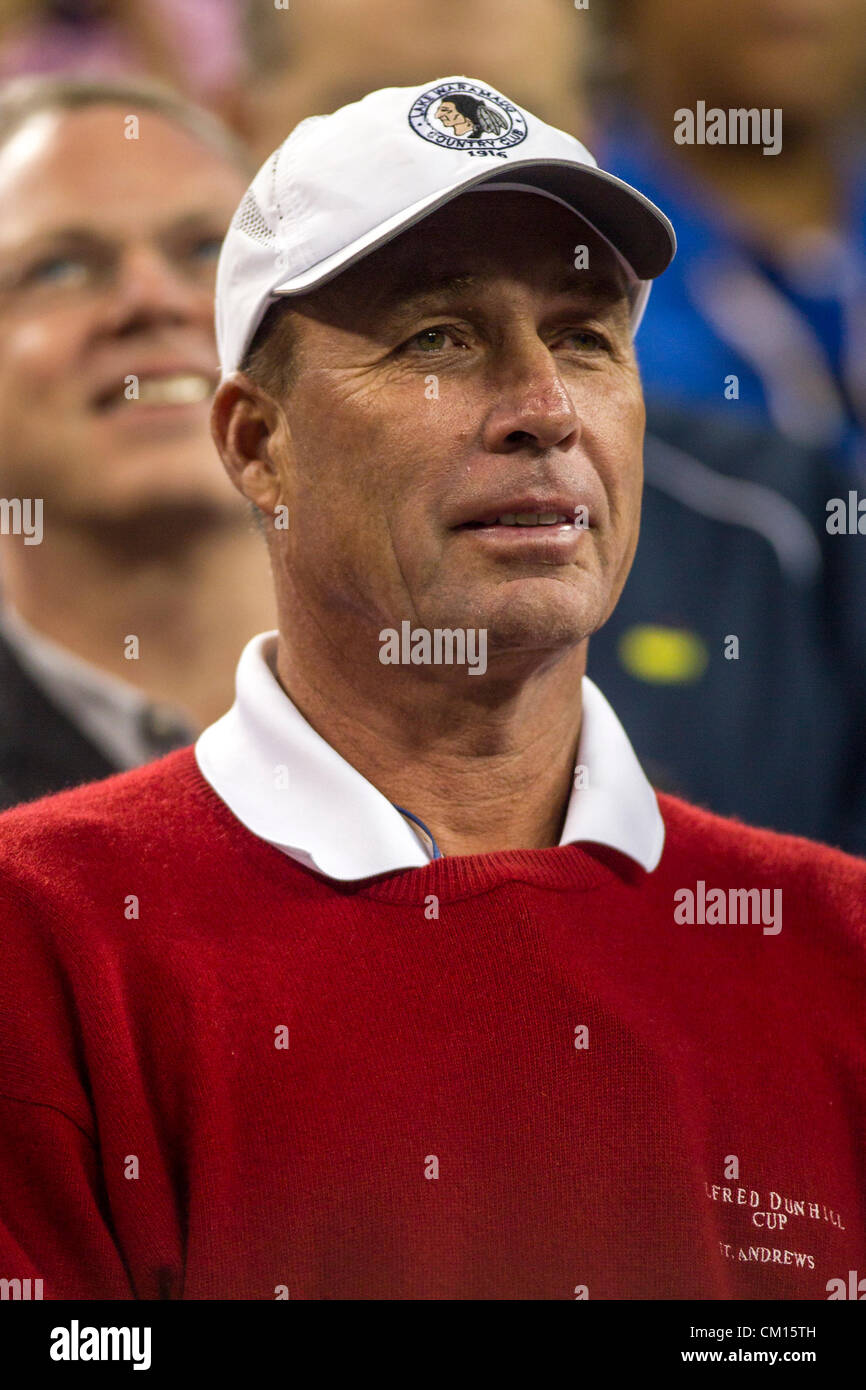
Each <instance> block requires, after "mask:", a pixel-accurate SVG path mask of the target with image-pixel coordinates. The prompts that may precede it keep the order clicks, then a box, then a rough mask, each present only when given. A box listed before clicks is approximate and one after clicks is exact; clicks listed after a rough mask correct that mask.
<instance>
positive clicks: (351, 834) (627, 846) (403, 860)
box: [195, 632, 665, 881]
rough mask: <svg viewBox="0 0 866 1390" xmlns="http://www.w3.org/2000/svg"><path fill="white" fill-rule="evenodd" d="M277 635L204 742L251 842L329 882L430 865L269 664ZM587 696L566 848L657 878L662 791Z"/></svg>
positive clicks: (246, 665) (213, 773) (202, 758)
mask: <svg viewBox="0 0 866 1390" xmlns="http://www.w3.org/2000/svg"><path fill="white" fill-rule="evenodd" d="M276 636H277V634H276V633H275V632H265V633H261V634H260V635H259V636H258V637H254V638H253V639H252V641H250V642H249V643H248V644H247V646H246V647H245V648H244V651H243V653H242V655H241V659H240V662H239V664H238V669H237V677H236V698H235V703H234V704H233V705H232V708H231V709H230V710H229V711H228V713H227V714H225V715H223V717H222V718H221V719H218V720H217V721H216V723H215V724H211V725H210V726H209V728H207V729H205V731H204V733H203V734H202V735H201V736H200V738H199V740H198V742H197V743H196V747H195V755H196V761H197V763H198V766H199V769H200V771H201V773H202V776H203V777H204V778H205V780H206V781H207V782H208V783H209V785H210V786H211V787H212V788H213V790H214V791H215V792H216V794H217V796H218V797H219V798H220V800H221V801H223V802H224V803H225V805H226V806H227V807H228V808H229V810H230V811H231V812H232V813H233V814H234V815H235V816H236V817H237V819H238V820H239V821H240V822H241V823H242V824H243V825H244V826H246V828H247V829H248V830H249V831H251V832H252V834H254V835H256V836H258V837H259V838H260V839H262V840H266V841H267V842H268V843H269V844H271V845H274V846H275V847H276V848H277V849H280V850H282V851H283V852H284V853H285V854H287V855H289V856H290V857H291V858H293V859H296V860H298V862H299V863H302V864H305V865H306V866H307V867H308V868H311V869H315V870H316V871H317V872H318V873H322V874H325V875H326V876H327V877H328V878H333V879H337V880H341V881H350V880H357V879H364V878H371V877H373V876H374V875H377V874H386V873H391V872H394V871H396V870H399V869H412V868H420V867H422V866H424V865H426V864H428V862H429V861H430V853H429V851H428V850H427V849H426V848H425V846H424V845H423V844H422V842H421V841H420V840H419V838H418V836H417V835H416V834H415V832H414V830H413V829H412V828H411V827H410V825H409V822H408V821H407V820H405V819H404V817H403V816H402V815H401V814H400V812H399V811H398V810H397V809H396V807H395V806H393V805H392V804H391V802H389V801H388V799H387V797H385V796H383V794H382V793H381V792H380V791H378V790H377V789H376V787H374V786H373V785H372V783H370V782H368V781H367V779H366V778H365V777H362V776H361V774H360V772H358V771H357V770H356V769H355V768H354V767H352V766H351V764H350V763H348V762H346V760H345V758H342V757H341V756H340V754H339V753H337V751H336V750H335V749H334V748H332V747H331V746H330V744H328V743H326V742H325V740H324V739H323V738H321V737H320V735H319V734H317V733H316V731H315V730H314V729H313V728H312V727H311V726H310V725H309V724H308V723H307V721H306V720H305V719H304V717H303V715H302V714H301V713H300V711H299V710H298V709H297V708H296V706H295V705H294V704H293V702H292V701H291V700H290V699H289V697H288V696H287V695H286V693H285V691H284V690H283V689H282V687H281V685H280V684H279V681H278V680H277V678H276V676H275V674H274V671H273V669H272V665H271V661H270V660H269V657H271V659H272V656H273V651H274V649H275V644H276ZM581 693H582V701H583V717H582V721H581V732H580V739H579V743H578V751H577V758H576V766H577V767H579V768H580V769H582V773H581V776H580V777H579V778H576V779H575V782H574V785H573V786H572V792H571V797H570V799H569V804H568V810H567V812H566V817H565V823H564V825H563V830H562V836H561V838H560V842H559V843H560V845H568V844H573V843H574V844H576V843H580V842H591V843H595V844H600V845H607V846H609V847H610V848H611V849H615V850H618V851H619V852H620V853H622V854H625V855H627V856H628V857H629V858H630V859H633V860H634V861H635V862H636V863H637V864H639V865H640V866H641V868H643V869H645V870H646V871H647V872H651V871H652V870H653V869H655V867H656V865H657V864H658V862H659V859H660V858H661V853H662V847H663V845H664V835H665V830H664V822H663V820H662V817H661V812H660V811H659V807H658V802H657V800H656V795H655V792H654V791H653V789H652V787H651V786H650V783H649V781H648V780H647V778H646V776H645V774H644V772H643V769H642V768H641V766H640V763H639V762H638V759H637V756H636V754H635V752H634V749H633V748H632V746H631V743H630V742H629V739H628V737H627V735H626V733H625V730H624V729H623V727H622V725H621V724H620V722H619V720H618V719H617V717H616V715H615V714H614V712H613V710H612V709H611V707H610V705H609V704H608V702H607V700H606V699H605V698H604V696H603V695H602V693H601V691H600V690H599V689H598V687H597V686H596V685H595V684H594V683H593V682H592V681H591V680H590V679H589V678H588V677H586V676H584V678H583V682H582V686H581ZM406 809H407V810H409V811H413V810H415V808H413V807H411V806H409V807H407V808H406ZM521 852H522V851H513V853H516V854H520V853H521ZM437 862H439V861H437Z"/></svg>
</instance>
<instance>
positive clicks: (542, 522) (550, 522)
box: [465, 512, 575, 529]
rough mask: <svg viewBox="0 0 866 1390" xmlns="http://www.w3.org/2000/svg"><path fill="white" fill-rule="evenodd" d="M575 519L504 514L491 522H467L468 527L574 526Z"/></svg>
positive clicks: (562, 515)
mask: <svg viewBox="0 0 866 1390" xmlns="http://www.w3.org/2000/svg"><path fill="white" fill-rule="evenodd" d="M574 524H575V522H574V517H571V516H567V515H566V513H565V512H502V514H501V515H500V516H497V517H493V518H492V519H491V520H489V521H467V522H466V523H465V525H466V526H467V527H472V528H475V529H477V528H479V527H482V526H483V527H487V526H574Z"/></svg>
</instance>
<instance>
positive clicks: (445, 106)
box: [436, 101, 465, 126]
mask: <svg viewBox="0 0 866 1390" xmlns="http://www.w3.org/2000/svg"><path fill="white" fill-rule="evenodd" d="M436 117H437V119H438V120H440V121H441V122H442V124H443V125H447V126H454V125H457V122H458V121H460V120H464V119H465V118H464V117H462V116H460V114H459V112H458V111H457V108H456V107H455V106H453V105H452V103H451V102H450V101H440V103H439V105H438V107H437V108H436Z"/></svg>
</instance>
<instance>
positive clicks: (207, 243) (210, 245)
mask: <svg viewBox="0 0 866 1390" xmlns="http://www.w3.org/2000/svg"><path fill="white" fill-rule="evenodd" d="M222 244H223V239H222V237H221V236H208V237H202V238H201V239H200V240H199V241H196V242H195V243H194V244H193V246H192V247H191V248H190V255H191V256H192V258H193V260H196V261H215V260H216V259H217V257H218V256H219V253H220V249H221V247H222Z"/></svg>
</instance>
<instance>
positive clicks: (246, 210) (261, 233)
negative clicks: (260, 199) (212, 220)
mask: <svg viewBox="0 0 866 1390" xmlns="http://www.w3.org/2000/svg"><path fill="white" fill-rule="evenodd" d="M232 226H233V227H236V228H237V229H238V231H239V232H244V234H245V235H246V236H248V237H251V238H252V240H253V241H260V242H262V243H264V244H265V245H269V244H270V242H272V241H274V240H275V235H274V233H273V232H272V231H271V229H270V227H269V226H268V224H267V222H266V221H265V219H264V215H263V213H262V210H261V208H260V207H259V205H258V203H257V202H256V200H255V198H254V197H253V195H252V193H250V192H249V191H248V192H247V193H245V194H244V196H243V199H242V201H241V205H240V207H239V208H238V210H237V212H236V213H235V215H234V217H233V218H232Z"/></svg>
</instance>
